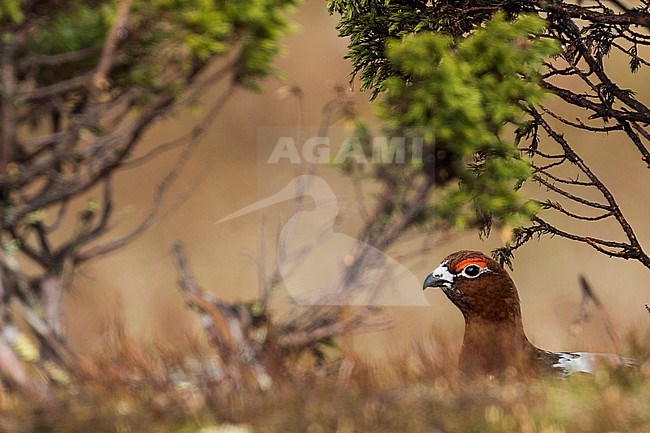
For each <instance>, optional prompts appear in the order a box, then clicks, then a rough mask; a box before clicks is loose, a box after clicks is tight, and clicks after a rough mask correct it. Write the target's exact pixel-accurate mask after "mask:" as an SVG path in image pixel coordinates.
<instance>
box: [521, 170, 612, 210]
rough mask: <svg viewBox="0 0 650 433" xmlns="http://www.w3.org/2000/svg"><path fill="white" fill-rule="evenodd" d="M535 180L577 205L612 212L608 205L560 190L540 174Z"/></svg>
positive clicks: (536, 175) (534, 175)
mask: <svg viewBox="0 0 650 433" xmlns="http://www.w3.org/2000/svg"><path fill="white" fill-rule="evenodd" d="M533 179H534V180H535V182H538V183H540V184H542V185H544V186H545V187H546V188H548V189H550V190H552V191H554V192H556V193H558V194H560V195H562V196H564V197H566V198H568V199H569V200H572V201H574V202H576V203H580V204H583V205H586V206H589V207H593V208H596V209H604V210H608V211H611V209H610V207H609V206H608V205H605V204H602V203H598V202H595V201H591V200H587V199H585V198H582V197H579V196H577V195H574V194H571V193H570V192H568V191H565V190H563V189H562V188H559V187H557V186H555V185H554V184H552V183H551V182H549V181H547V180H546V179H544V178H543V177H542V176H540V175H538V174H533Z"/></svg>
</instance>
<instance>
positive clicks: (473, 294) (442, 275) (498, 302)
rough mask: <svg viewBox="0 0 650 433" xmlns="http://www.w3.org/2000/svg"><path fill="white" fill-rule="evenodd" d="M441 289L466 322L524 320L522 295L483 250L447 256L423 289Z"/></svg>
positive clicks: (427, 278)
mask: <svg viewBox="0 0 650 433" xmlns="http://www.w3.org/2000/svg"><path fill="white" fill-rule="evenodd" d="M429 287H437V288H441V289H442V291H443V292H444V293H445V295H446V296H447V298H449V300H451V302H453V303H454V305H456V306H457V307H458V308H459V309H460V311H461V312H462V313H463V315H464V316H465V319H466V320H469V319H474V318H481V319H483V320H487V321H494V322H499V321H502V320H513V319H514V320H520V319H519V318H520V316H521V313H520V307H519V295H518V294H517V289H516V287H515V284H514V283H513V281H512V279H510V276H509V275H508V273H507V272H506V271H505V269H503V268H502V267H501V265H499V263H497V262H496V261H495V260H493V259H491V258H490V257H488V256H486V255H485V254H483V253H481V252H479V251H458V252H456V253H453V254H450V255H449V256H447V257H446V258H445V259H444V260H443V261H442V263H441V264H440V265H439V266H438V267H437V268H436V269H434V270H433V271H432V272H431V273H430V274H429V275H427V276H426V278H425V280H424V285H423V289H427V288H429Z"/></svg>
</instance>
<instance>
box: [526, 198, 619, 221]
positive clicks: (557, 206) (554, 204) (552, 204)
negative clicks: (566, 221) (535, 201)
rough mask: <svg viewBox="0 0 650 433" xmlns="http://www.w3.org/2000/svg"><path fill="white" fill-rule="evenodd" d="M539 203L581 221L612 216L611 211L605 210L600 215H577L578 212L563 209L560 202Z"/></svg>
mask: <svg viewBox="0 0 650 433" xmlns="http://www.w3.org/2000/svg"><path fill="white" fill-rule="evenodd" d="M539 203H540V205H541V206H543V207H548V208H553V209H555V210H557V211H559V212H561V213H563V214H564V215H566V216H568V217H571V218H573V219H577V220H582V221H599V220H603V219H605V218H609V217H611V216H612V213H611V212H606V213H604V214H600V215H597V216H593V217H590V216H584V215H578V214H575V213H573V212H570V211H568V210H566V209H564V207H562V205H561V204H560V203H558V202H553V201H551V200H546V201H544V202H539Z"/></svg>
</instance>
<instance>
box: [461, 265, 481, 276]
mask: <svg viewBox="0 0 650 433" xmlns="http://www.w3.org/2000/svg"><path fill="white" fill-rule="evenodd" d="M480 273H481V268H480V267H479V266H478V265H469V266H466V267H465V269H463V272H462V274H463V275H465V276H466V277H469V278H476V277H478V276H479V274H480Z"/></svg>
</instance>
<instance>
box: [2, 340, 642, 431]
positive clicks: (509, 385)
mask: <svg viewBox="0 0 650 433" xmlns="http://www.w3.org/2000/svg"><path fill="white" fill-rule="evenodd" d="M123 338H126V337H123ZM649 340H650V336H644V337H639V336H634V335H632V336H629V337H628V338H627V348H628V351H629V353H630V354H631V355H633V356H635V357H636V358H637V359H640V360H641V361H644V360H648V359H649V358H650V349H648V348H649V347H650V345H649V344H648V343H649V342H650V341H649ZM456 352H457V348H456V347H455V346H454V345H449V344H447V341H446V340H445V339H444V338H442V337H439V338H432V339H431V343H430V344H427V345H420V346H417V347H414V348H413V349H412V350H411V351H410V352H409V353H408V354H407V355H403V356H401V357H399V358H397V359H393V360H389V361H384V362H381V363H369V362H367V361H363V360H361V359H359V358H358V357H357V356H356V355H354V354H348V355H345V356H342V355H340V353H339V352H336V353H335V354H334V355H335V357H336V359H332V360H331V362H328V363H327V364H326V365H325V366H320V367H318V366H316V365H314V364H305V360H302V361H300V362H295V363H292V364H289V361H288V360H281V361H284V362H286V363H287V364H286V365H285V367H286V368H285V369H284V373H282V374H281V375H278V376H276V377H275V378H274V380H275V381H274V384H273V386H272V387H271V388H270V389H269V390H267V391H252V390H248V389H236V388H232V387H229V386H226V385H224V384H223V383H220V382H219V381H218V380H217V379H216V376H217V374H216V373H215V372H214V371H212V370H211V368H212V367H211V365H212V364H211V363H210V355H209V354H206V353H205V349H201V348H200V346H196V347H195V348H194V349H191V350H189V351H188V350H183V351H182V353H179V351H177V350H176V351H174V350H164V349H160V348H148V349H146V350H145V349H143V348H141V347H139V346H138V345H137V344H135V343H133V342H129V341H116V342H114V343H113V344H111V345H109V346H108V347H107V348H106V349H105V353H102V354H101V356H99V357H98V358H97V359H96V361H94V362H93V363H92V367H89V368H87V369H86V370H87V372H86V373H85V374H84V375H83V377H80V378H78V379H76V380H75V381H74V382H73V383H72V384H69V385H66V386H61V387H59V388H58V389H57V390H56V391H55V393H54V395H53V396H52V398H51V399H50V400H49V401H46V402H44V401H35V400H33V399H30V398H28V397H25V396H20V395H16V394H14V393H11V392H9V391H6V392H5V393H4V399H3V400H2V402H1V404H2V406H3V409H4V410H3V411H2V412H1V413H0V431H6V432H12V433H21V432H98V433H99V432H202V433H217V432H222V433H223V432H232V433H235V432H242V433H243V432H249V433H250V432H256V433H257V432H301V433H302V432H309V433H319V432H340V433H345V432H430V433H433V432H445V433H453V432H459V433H460V432H463V433H467V432H470V433H471V432H495V433H496V432H522V433H526V432H531V433H533V432H544V433H559V432H613V431H619V432H639V433H642V432H648V431H650V364H648V363H647V362H641V364H640V366H639V368H638V369H636V370H633V369H626V370H622V371H621V370H611V369H607V368H603V369H602V370H601V371H600V372H599V373H598V374H596V375H589V376H579V377H578V376H576V377H571V378H570V379H569V380H558V379H547V380H540V381H533V382H527V383H524V382H521V381H518V380H516V378H512V380H509V381H506V382H505V383H496V382H484V383H471V384H468V383H462V382H459V381H458V380H457V378H456V374H455V367H454V365H455V358H456Z"/></svg>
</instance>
